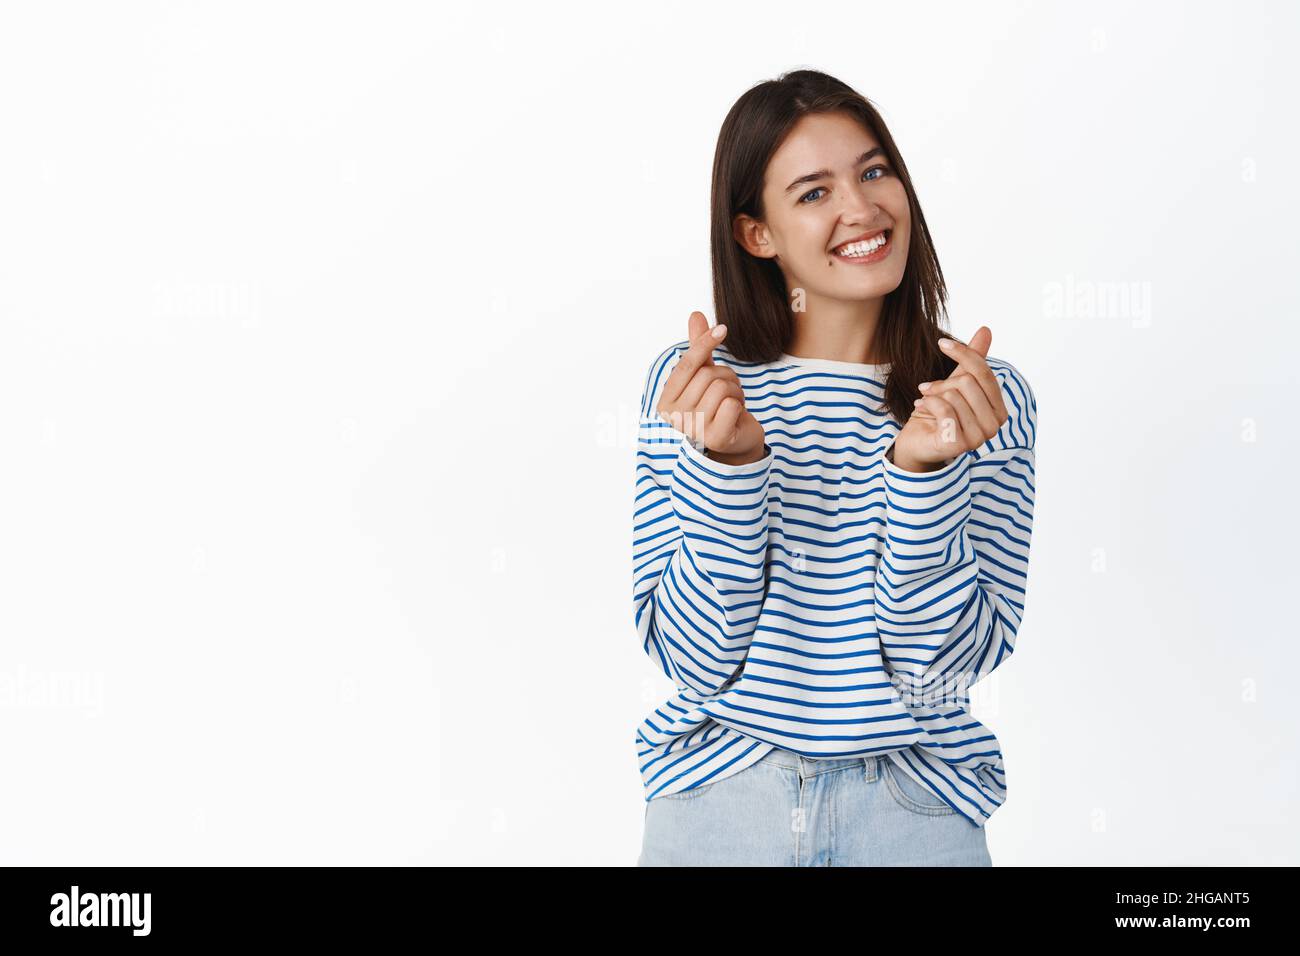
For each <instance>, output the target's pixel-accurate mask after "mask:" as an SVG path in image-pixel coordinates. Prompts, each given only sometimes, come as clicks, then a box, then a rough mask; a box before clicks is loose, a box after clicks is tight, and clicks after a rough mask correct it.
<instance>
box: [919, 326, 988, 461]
mask: <svg viewBox="0 0 1300 956" xmlns="http://www.w3.org/2000/svg"><path fill="white" fill-rule="evenodd" d="M992 341H993V332H992V330H990V329H989V328H988V326H985V325H981V326H980V327H979V329H978V330H977V331H976V332H975V334H974V335H973V336H972V337H971V340H970V344H969V345H963V344H962V343H961V342H958V341H957V340H956V339H951V338H943V339H940V340H939V343H940V345H941V346H947V347H946V348H944V351H945V352H946V353H947V354H948V356H949V357H950V358H952V359H954V360H955V361H956V362H957V367H956V368H955V369H953V370H952V374H951V375H949V376H948V377H947V378H945V379H943V380H941V381H937V382H923V383H921V386H920V388H921V398H919V399H917V401H916V408H915V409H914V410H913V412H912V417H911V418H909V419H908V420H907V423H906V424H905V425H904V426H903V429H902V431H900V432H899V433H898V436H897V437H896V438H895V439H894V445H893V461H894V464H896V465H897V466H898V467H899V468H902V469H903V470H904V471H916V472H926V471H938V470H939V469H940V468H942V467H943V466H944V465H945V464H947V463H948V462H950V461H951V460H952V459H954V458H956V457H957V456H958V455H962V454H965V453H966V452H968V451H972V450H974V449H976V448H978V447H979V446H980V445H982V444H984V442H986V441H988V440H989V439H990V438H992V437H993V436H994V435H996V434H997V433H998V429H1000V428H1001V427H1002V425H1003V423H1005V422H1006V420H1007V417H1008V416H1007V407H1006V405H1005V404H1004V403H1003V401H1002V388H1001V386H1000V385H999V384H998V380H997V378H996V377H995V376H994V375H993V370H992V369H991V368H989V366H988V362H986V361H984V359H985V357H986V356H987V355H988V354H989V344H990V343H991V342H992Z"/></svg>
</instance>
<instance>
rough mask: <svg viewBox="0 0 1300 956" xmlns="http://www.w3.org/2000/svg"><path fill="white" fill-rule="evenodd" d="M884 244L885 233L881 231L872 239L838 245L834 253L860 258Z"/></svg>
mask: <svg viewBox="0 0 1300 956" xmlns="http://www.w3.org/2000/svg"><path fill="white" fill-rule="evenodd" d="M884 244H885V234H884V233H883V232H882V233H881V234H880V235H878V236H876V238H874V239H868V240H867V241H866V242H851V243H849V244H848V245H847V246H840V247H839V248H837V249H836V250H835V253H836V255H841V256H848V257H849V258H851V259H853V258H861V257H862V256H869V255H871V253H873V252H875V251H876V250H877V249H879V248H880V247H881V246H883V245H884Z"/></svg>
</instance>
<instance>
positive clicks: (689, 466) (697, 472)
mask: <svg viewBox="0 0 1300 956" xmlns="http://www.w3.org/2000/svg"><path fill="white" fill-rule="evenodd" d="M685 344H686V343H681V344H680V345H678V346H674V347H673V348H670V349H668V350H666V351H665V352H664V353H662V354H661V355H660V356H659V357H658V358H657V359H656V360H655V362H654V363H652V365H651V367H650V371H649V373H648V374H647V376H646V384H645V389H644V390H643V392H642V395H641V408H640V420H639V424H638V435H637V450H636V495H635V499H634V503H633V513H632V525H633V534H632V572H633V574H632V576H633V587H632V599H633V607H634V610H635V620H636V628H637V631H638V633H639V634H640V635H641V641H642V646H643V648H644V650H645V652H646V654H647V655H649V656H650V658H651V659H652V660H654V661H655V662H656V663H657V664H658V665H659V666H660V667H661V668H662V669H663V672H664V673H665V674H667V675H668V677H670V678H672V680H673V681H674V682H675V683H676V685H677V687H678V688H679V689H680V690H690V691H694V692H696V693H698V694H704V695H711V694H714V693H717V692H718V691H719V690H721V689H722V688H723V687H724V686H726V685H727V683H728V682H729V681H730V680H731V679H732V678H733V677H734V676H735V674H736V672H737V671H738V669H739V667H740V665H741V664H742V663H743V662H744V660H745V657H746V655H747V654H748V653H749V645H750V641H751V640H752V639H753V636H754V628H755V625H756V624H757V622H758V617H759V612H760V611H761V610H762V607H763V601H764V598H765V597H766V594H767V583H768V578H767V545H768V475H769V473H770V470H771V466H772V461H773V453H772V449H771V448H770V447H766V446H765V447H764V452H765V457H764V458H763V459H761V460H760V461H757V462H754V463H752V464H748V465H727V464H723V463H722V462H718V461H713V460H711V459H709V458H707V457H705V455H704V453H703V452H702V451H700V450H699V449H697V448H696V447H695V446H694V445H693V444H692V443H691V442H690V441H689V440H687V438H686V436H685V435H683V434H682V433H681V432H679V431H677V430H676V429H674V428H673V427H672V426H671V425H670V424H668V423H667V422H665V421H663V420H662V419H661V418H659V417H658V415H657V413H656V412H655V408H656V406H657V405H658V397H659V392H660V390H661V389H662V387H663V383H664V380H665V379H667V377H668V374H669V372H670V371H671V370H672V366H673V365H674V364H675V363H676V360H677V359H678V358H679V357H680V350H682V349H684V347H685Z"/></svg>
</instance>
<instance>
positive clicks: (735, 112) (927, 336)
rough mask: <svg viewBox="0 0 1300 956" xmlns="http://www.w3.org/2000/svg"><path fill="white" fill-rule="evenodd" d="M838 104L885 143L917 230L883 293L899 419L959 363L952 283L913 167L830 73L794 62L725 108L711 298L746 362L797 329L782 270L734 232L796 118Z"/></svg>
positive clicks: (883, 328)
mask: <svg viewBox="0 0 1300 956" xmlns="http://www.w3.org/2000/svg"><path fill="white" fill-rule="evenodd" d="M836 111H838V112H842V113H846V114H848V115H849V116H852V117H854V118H856V119H857V120H859V121H860V122H861V123H862V124H863V126H865V127H866V128H867V129H869V130H870V131H871V132H872V133H873V134H874V135H875V137H876V139H877V140H878V141H879V142H880V145H881V147H882V148H883V149H884V151H885V155H886V156H887V157H888V159H889V163H890V165H891V166H892V167H893V169H894V172H895V173H896V174H897V176H898V178H899V179H900V180H901V181H902V183H903V188H904V189H906V190H907V205H908V209H909V211H910V214H911V220H912V226H911V238H910V241H909V243H908V249H907V266H906V268H905V269H904V271H903V279H902V281H901V282H900V283H899V284H898V288H897V289H895V290H894V291H893V292H890V293H889V294H888V295H886V296H885V301H884V304H883V307H882V308H881V314H880V324H879V326H878V327H877V329H876V338H875V346H874V347H875V351H876V352H877V355H878V358H879V360H880V361H882V362H888V363H889V364H890V370H889V377H888V379H887V382H886V386H885V406H886V407H887V409H888V410H889V412H890V413H891V414H892V415H893V417H894V418H895V419H896V420H897V421H898V422H899V423H900V424H901V423H905V422H906V421H907V419H908V418H909V417H910V416H911V414H912V408H913V405H912V400H913V399H915V398H917V397H919V396H920V394H921V393H920V391H919V390H918V389H917V386H918V385H920V384H921V383H922V382H926V381H935V380H937V379H942V378H946V377H947V376H948V375H949V373H951V372H952V370H953V369H954V368H955V367H956V362H954V361H953V360H952V359H950V358H949V357H948V356H947V355H945V354H944V353H943V352H942V351H940V350H939V346H938V342H939V339H940V338H942V337H943V336H944V334H945V331H944V329H943V326H942V325H941V322H946V320H947V301H948V290H947V287H946V286H945V285H944V281H943V271H942V270H941V269H940V268H939V260H938V257H937V256H936V255H935V251H934V244H933V242H932V241H931V239H930V230H929V228H928V227H927V226H926V224H925V216H924V215H923V214H922V213H921V205H920V203H919V202H918V201H917V198H916V191H915V190H914V189H913V188H912V179H911V177H910V176H909V175H908V173H907V165H906V164H905V163H904V162H903V157H902V156H900V155H899V153H898V147H896V146H895V145H894V139H893V137H892V136H890V135H889V129H888V128H887V127H886V126H885V123H884V120H882V119H881V118H880V114H879V113H878V112H877V111H876V108H875V107H874V106H873V105H872V104H871V102H870V101H869V100H868V99H867V98H866V97H865V96H863V95H862V94H860V93H858V92H856V91H855V90H853V89H851V88H850V87H849V86H847V85H845V84H844V83H842V82H840V81H839V80H837V79H835V78H834V77H832V76H827V75H826V74H825V73H821V72H819V71H817V70H793V71H791V72H788V73H783V74H782V75H781V76H780V77H778V78H777V79H775V80H767V81H765V82H763V83H759V84H758V85H756V86H753V87H751V88H750V89H749V90H747V91H746V92H745V94H744V95H743V96H741V97H740V99H738V100H737V101H736V103H735V105H734V106H732V107H731V110H730V112H728V113H727V118H726V119H725V120H723V122H722V130H721V131H720V132H719V133H718V145H717V149H716V151H715V152H714V156H713V186H712V198H711V206H712V225H711V233H710V239H709V242H710V250H711V254H712V260H713V306H714V311H715V314H716V315H717V321H718V323H719V324H723V325H726V326H727V342H726V349H727V351H729V352H730V353H731V354H732V355H734V356H735V357H736V358H737V359H739V360H740V361H742V362H773V361H776V360H777V358H778V357H779V356H780V354H781V353H782V352H784V351H785V350H786V348H787V347H788V346H789V344H790V341H791V338H792V337H793V335H794V314H793V312H792V311H791V305H790V299H789V298H788V293H787V290H786V287H785V276H784V275H783V274H782V273H781V269H780V267H779V266H778V265H777V264H776V262H774V261H772V260H770V259H762V258H758V257H756V256H753V255H750V254H749V252H748V251H746V250H745V248H744V247H743V246H741V245H740V243H739V242H738V241H737V240H736V238H735V233H734V232H733V231H732V225H733V220H734V219H735V217H736V215H737V214H739V213H746V214H748V215H750V216H752V217H754V218H755V219H759V220H762V219H763V218H764V210H763V179H764V175H765V173H766V171H767V164H768V162H769V161H770V160H771V158H772V155H773V154H774V153H775V152H776V151H777V149H778V148H779V147H780V145H781V143H782V142H783V141H784V140H785V138H786V136H787V135H788V134H789V132H790V131H791V130H792V129H793V128H794V125H795V124H796V123H797V122H798V121H799V119H800V118H801V117H803V116H806V115H808V114H810V113H831V112H836Z"/></svg>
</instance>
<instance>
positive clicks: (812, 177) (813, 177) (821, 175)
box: [782, 146, 883, 195]
mask: <svg viewBox="0 0 1300 956" xmlns="http://www.w3.org/2000/svg"><path fill="white" fill-rule="evenodd" d="M882 151H883V150H882V147H880V146H876V147H875V148H873V149H869V150H867V151H866V152H865V153H863V154H862V155H861V156H859V157H858V158H857V159H856V160H854V162H853V165H854V166H861V165H862V164H863V163H865V162H866V161H867V160H869V159H870V158H871V157H872V156H875V155H876V153H879V152H882ZM830 174H831V171H830V170H829V169H819V170H817V172H815V173H809V174H808V175H807V176H800V177H799V178H798V179H796V180H795V181H794V182H792V183H791V184H790V185H789V186H786V187H785V191H786V192H787V193H788V192H789V191H790V190H792V189H794V188H795V187H796V186H801V185H803V184H804V183H811V182H816V181H817V180H818V179H825V178H826V177H827V176H829V175H830ZM782 195H784V193H782Z"/></svg>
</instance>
